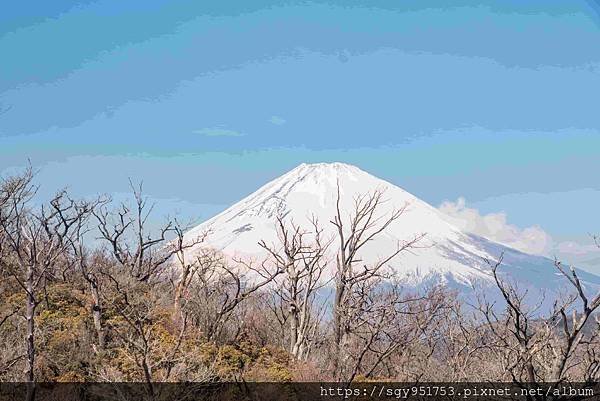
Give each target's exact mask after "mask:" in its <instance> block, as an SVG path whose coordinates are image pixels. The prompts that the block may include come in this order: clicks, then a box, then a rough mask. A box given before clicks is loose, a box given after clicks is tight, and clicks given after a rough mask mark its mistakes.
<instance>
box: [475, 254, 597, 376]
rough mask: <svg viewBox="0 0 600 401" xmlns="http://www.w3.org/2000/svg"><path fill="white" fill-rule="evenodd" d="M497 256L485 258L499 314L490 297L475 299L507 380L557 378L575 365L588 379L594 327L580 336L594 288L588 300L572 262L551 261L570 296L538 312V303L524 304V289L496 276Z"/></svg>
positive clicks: (592, 306) (593, 369)
mask: <svg viewBox="0 0 600 401" xmlns="http://www.w3.org/2000/svg"><path fill="white" fill-rule="evenodd" d="M502 260H503V255H501V256H500V257H499V259H498V261H496V262H494V263H492V262H488V263H489V264H490V266H491V268H492V269H491V271H492V275H493V277H494V281H495V283H496V287H497V288H498V289H499V290H500V294H501V296H502V299H503V300H504V303H505V311H504V313H502V314H499V312H498V311H497V308H496V307H495V305H494V304H493V303H490V302H480V303H479V310H480V311H481V312H483V316H484V318H485V324H486V328H487V330H488V333H489V334H490V335H491V336H492V338H493V339H494V341H493V344H492V345H491V346H492V348H493V349H494V350H495V351H496V352H497V355H498V357H499V358H500V360H502V361H503V365H504V369H505V371H506V372H508V374H509V375H510V379H511V380H512V381H513V382H515V383H518V384H520V385H523V386H524V385H525V384H528V383H529V384H531V383H537V382H540V381H547V382H553V383H559V382H561V381H563V380H565V379H566V378H568V374H569V371H570V370H572V369H573V368H575V367H576V366H578V367H579V368H580V369H581V370H583V371H584V372H586V373H585V374H584V376H585V379H586V380H590V382H591V380H593V378H594V377H597V373H598V368H597V366H598V364H597V361H595V360H594V355H595V351H593V350H592V349H593V348H594V347H595V346H597V345H598V341H597V340H598V330H597V329H596V330H591V331H590V333H589V334H587V335H586V334H585V330H584V328H585V327H587V326H586V325H587V323H588V322H589V321H590V318H591V316H592V315H593V313H594V311H595V310H597V309H598V307H600V293H598V294H596V295H595V296H594V297H593V298H591V299H589V298H588V296H587V295H586V294H585V292H584V288H583V285H582V284H581V281H580V280H579V277H578V275H577V272H576V270H575V269H574V268H572V267H571V268H569V270H567V269H566V268H565V267H564V266H563V265H562V264H561V263H560V262H558V261H557V262H556V263H555V266H556V268H557V269H558V271H559V272H560V273H561V274H562V275H563V277H565V278H566V279H567V281H568V282H569V283H570V285H571V289H572V290H573V291H572V294H571V295H568V296H566V297H564V298H563V299H557V300H555V302H554V308H553V312H552V313H551V314H550V316H547V317H544V316H543V314H541V313H540V310H539V306H540V305H541V303H540V304H538V305H533V306H532V305H528V304H527V302H526V301H525V299H526V292H523V291H519V290H518V289H517V288H516V287H515V286H514V285H512V284H510V283H508V282H507V281H506V280H503V279H501V278H500V276H499V272H498V269H499V268H500V266H501V264H502ZM577 302H579V304H580V306H579V307H577V305H576V303H577ZM590 346H591V347H590ZM582 354H583V355H584V356H583V357H582V356H581V355H582ZM586 355H587V357H588V358H587V360H586V357H585V356H586ZM582 364H585V366H582Z"/></svg>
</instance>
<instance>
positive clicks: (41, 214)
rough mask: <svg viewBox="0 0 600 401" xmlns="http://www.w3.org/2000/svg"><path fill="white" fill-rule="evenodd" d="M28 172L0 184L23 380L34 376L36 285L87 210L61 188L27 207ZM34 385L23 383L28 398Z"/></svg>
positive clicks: (0, 222)
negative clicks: (21, 315)
mask: <svg viewBox="0 0 600 401" xmlns="http://www.w3.org/2000/svg"><path fill="white" fill-rule="evenodd" d="M33 176H34V173H33V171H32V169H31V168H29V169H27V170H26V171H25V173H24V174H23V175H21V176H16V177H11V178H8V179H6V180H3V181H2V183H1V185H0V191H1V192H2V195H0V198H1V199H2V200H3V201H2V207H1V208H0V230H1V237H2V239H3V241H2V243H3V245H2V247H6V248H7V249H8V250H9V251H10V252H11V254H12V255H13V262H9V263H8V264H6V265H5V266H4V267H5V268H6V269H7V270H8V271H9V273H10V274H11V276H12V277H13V278H14V280H15V281H16V283H17V284H18V285H19V286H20V287H21V288H22V289H23V291H24V292H25V304H26V305H25V319H26V322H27V324H26V333H25V342H26V347H27V368H26V372H25V379H26V381H27V382H28V383H33V382H34V381H35V364H36V345H35V332H36V327H35V315H36V309H37V307H38V305H39V304H40V303H41V302H42V299H41V298H40V290H44V289H45V285H46V282H47V280H48V279H51V278H52V277H53V273H54V272H53V270H54V267H55V264H56V263H57V261H58V260H59V259H60V258H62V257H64V256H65V255H66V254H67V249H68V246H67V243H68V242H69V238H70V237H71V235H72V233H73V227H75V226H76V225H77V224H78V222H79V221H81V219H82V218H83V216H85V215H86V214H88V213H89V212H90V206H89V205H88V204H87V203H85V202H80V203H78V202H75V201H73V200H71V199H69V197H68V195H67V194H66V193H65V192H64V191H62V192H59V193H58V194H56V195H55V196H54V197H53V198H52V200H51V201H50V202H49V203H48V204H47V205H43V206H42V207H41V208H39V210H33V209H32V207H31V205H30V202H31V200H32V198H33V197H34V195H35V193H36V190H37V188H36V187H35V186H34V185H33V183H32V182H33ZM2 263H3V264H5V262H2ZM43 293H44V291H42V294H43ZM34 389H35V388H34V387H33V386H29V391H28V399H33V397H34Z"/></svg>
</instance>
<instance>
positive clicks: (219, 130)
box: [192, 127, 246, 136]
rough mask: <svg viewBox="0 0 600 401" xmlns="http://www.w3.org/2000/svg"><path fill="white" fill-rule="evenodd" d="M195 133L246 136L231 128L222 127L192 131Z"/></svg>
mask: <svg viewBox="0 0 600 401" xmlns="http://www.w3.org/2000/svg"><path fill="white" fill-rule="evenodd" d="M192 132H193V133H194V134H200V135H204V136H244V135H246V134H244V133H242V132H238V131H234V130H230V129H225V128H221V127H213V128H202V129H199V130H195V131H192Z"/></svg>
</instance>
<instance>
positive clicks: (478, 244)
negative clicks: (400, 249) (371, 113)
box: [186, 163, 600, 298]
mask: <svg viewBox="0 0 600 401" xmlns="http://www.w3.org/2000/svg"><path fill="white" fill-rule="evenodd" d="M338 183H339V188H340V195H341V202H340V209H341V210H342V213H345V214H346V215H349V214H350V212H351V211H352V210H353V204H354V199H355V198H356V197H357V196H359V195H363V194H365V193H368V192H372V191H375V190H383V191H385V192H384V199H386V202H385V203H383V204H382V205H381V207H380V208H379V211H380V213H381V215H382V216H383V215H386V214H389V213H391V212H392V211H393V210H394V209H399V208H402V207H403V206H404V205H408V206H407V209H406V211H405V212H404V214H403V215H402V216H401V217H400V218H399V219H398V220H396V221H395V222H394V223H392V224H391V225H390V226H388V227H387V229H386V230H385V231H384V232H383V233H382V234H381V235H380V236H379V237H378V238H376V239H375V240H374V241H372V242H370V243H369V244H367V245H366V247H365V248H364V252H362V253H361V255H362V259H363V260H364V262H366V263H368V262H369V261H371V262H374V261H376V260H377V259H378V258H381V257H384V256H386V255H387V254H389V252H390V251H391V250H394V249H395V247H396V245H397V243H398V241H405V240H409V239H411V238H414V237H415V236H416V235H419V234H422V233H424V234H425V237H424V239H423V240H421V241H420V242H419V248H418V249H414V250H412V251H410V252H404V253H402V254H401V255H399V256H398V257H396V258H394V259H393V260H392V261H390V263H389V268H390V269H392V270H393V271H394V272H395V273H396V274H397V275H398V277H399V278H400V279H401V280H402V281H403V282H405V283H406V285H408V286H411V287H419V286H422V285H426V284H429V283H439V282H442V283H445V284H446V285H448V286H450V287H453V288H457V289H459V290H461V291H462V292H469V291H471V287H472V286H473V285H475V286H476V287H478V288H481V289H484V290H485V289H486V288H492V287H493V278H492V277H491V275H490V270H489V266H488V265H487V264H486V263H485V261H484V259H486V258H487V259H490V260H495V259H497V258H498V256H499V255H500V254H501V253H504V261H503V265H502V268H501V270H502V271H503V272H505V274H506V275H507V277H509V279H510V280H511V281H513V282H515V283H517V284H518V286H519V287H520V288H521V289H524V290H525V289H527V290H528V291H530V293H531V294H534V295H533V296H534V297H539V296H541V295H540V294H541V293H542V292H544V293H546V296H547V298H552V297H549V296H548V295H552V294H554V295H556V294H557V293H559V292H560V290H561V288H563V289H564V288H566V287H565V283H566V280H565V279H564V278H562V277H561V276H560V275H559V274H557V271H556V269H555V268H554V266H553V261H551V260H549V259H547V258H544V257H541V256H535V255H529V254H525V253H523V252H520V251H517V250H514V249H511V248H508V247H506V246H504V245H501V244H498V243H494V242H492V241H489V240H487V239H485V238H482V237H478V236H476V235H474V234H471V233H468V232H463V231H461V230H460V229H458V228H456V227H454V226H453V225H451V224H450V223H449V222H448V218H447V216H445V215H443V214H442V213H441V212H440V211H439V210H438V209H436V208H434V207H432V206H431V205H429V204H427V203H426V202H423V201H422V200H420V199H418V198H417V197H415V196H414V195H412V194H410V193H408V192H406V191H405V190H403V189H402V188H400V187H397V186H395V185H393V184H391V183H389V182H386V181H384V180H381V179H379V178H377V177H374V176H372V175H370V174H368V173H366V172H365V171H363V170H361V169H359V168H358V167H355V166H352V165H348V164H343V163H318V164H301V165H300V166H298V167H296V168H295V169H293V170H291V171H289V172H288V173H286V174H284V175H282V176H281V177H279V178H277V179H275V180H273V181H271V182H270V183H268V184H266V185H264V186H263V187H261V188H260V189H258V190H257V191H256V192H254V193H252V194H251V195H249V196H247V197H246V198H244V199H242V200H241V201H240V202H238V203H236V204H235V205H233V206H231V207H230V208H228V209H227V210H225V211H224V212H222V213H220V214H219V215H217V216H215V217H213V218H211V219H210V220H208V221H206V222H204V223H202V224H200V225H199V226H197V227H195V228H194V229H192V230H190V231H189V232H188V233H187V234H186V238H190V239H191V238H193V237H195V236H197V235H199V234H200V233H202V232H205V231H208V230H210V235H209V237H208V240H207V242H206V243H205V244H204V245H203V246H206V245H209V246H210V247H214V248H216V249H218V250H220V251H222V252H223V253H224V254H225V255H227V256H231V257H246V258H255V259H261V258H264V257H265V256H266V255H265V252H264V250H263V249H262V248H261V247H260V246H259V245H258V243H259V241H261V240H264V241H265V242H266V243H267V244H276V243H277V232H276V225H275V223H276V222H275V219H276V217H277V216H284V218H285V220H286V221H293V222H294V223H295V224H296V225H299V226H306V227H307V228H309V219H310V218H311V217H313V216H314V217H315V218H317V219H318V221H319V223H320V226H321V227H322V228H323V229H324V232H325V235H326V236H327V235H333V234H334V230H335V228H334V226H333V224H332V223H331V220H332V219H333V216H334V215H335V213H336V198H337V188H338ZM192 252H194V251H192ZM331 274H333V271H331ZM580 278H581V279H582V281H584V282H585V285H586V287H587V288H588V290H589V291H590V292H592V291H596V290H597V289H598V288H600V277H597V276H594V275H592V274H588V273H585V272H580ZM532 289H533V290H535V291H531V290H532Z"/></svg>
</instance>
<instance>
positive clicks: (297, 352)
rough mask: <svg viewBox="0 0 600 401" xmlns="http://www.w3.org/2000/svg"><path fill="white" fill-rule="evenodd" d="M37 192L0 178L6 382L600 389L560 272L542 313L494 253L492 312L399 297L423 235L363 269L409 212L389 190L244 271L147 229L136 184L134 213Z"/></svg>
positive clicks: (0, 366) (590, 328)
mask: <svg viewBox="0 0 600 401" xmlns="http://www.w3.org/2000/svg"><path fill="white" fill-rule="evenodd" d="M36 189H37V187H36V182H35V174H34V172H33V171H32V170H31V169H27V170H26V171H24V172H23V173H21V174H18V175H15V176H10V177H3V178H2V181H1V183H0V338H1V339H2V341H0V381H38V382H42V381H66V382H71V381H95V382H98V381H136V382H143V383H145V386H147V389H148V391H149V392H150V393H152V391H153V385H154V383H157V382H164V381H175V382H177V381H195V382H204V381H239V380H246V381H321V380H323V381H344V382H349V381H364V380H388V379H389V380H397V381H417V380H419V381H465V380H470V381H477V380H479V381H487V380H499V381H513V382H518V383H520V382H541V381H557V380H563V379H568V380H577V381H588V382H594V381H598V380H599V379H600V340H599V334H600V323H599V321H598V317H597V315H596V314H595V310H596V309H598V308H599V306H600V294H598V295H596V296H595V297H593V298H588V297H587V296H586V294H585V293H584V291H583V289H582V286H581V284H580V282H579V279H578V277H577V275H576V273H575V271H574V270H571V269H570V268H569V267H567V266H564V265H563V264H561V263H559V262H558V261H557V262H556V269H557V271H558V272H560V273H562V275H563V276H564V283H565V289H567V290H568V291H567V292H568V295H565V297H564V298H563V299H557V300H556V303H555V307H554V313H553V314H552V315H551V316H547V317H545V318H539V316H536V315H535V310H534V307H528V306H527V305H525V304H524V302H523V298H524V294H523V293H522V292H520V291H519V289H518V288H515V287H514V286H513V285H511V284H509V283H508V282H505V281H504V280H502V275H501V274H500V272H501V271H502V257H501V255H498V260H496V261H488V263H490V268H491V272H492V274H493V276H494V278H495V280H496V284H497V287H498V290H499V291H500V292H501V294H502V296H503V299H504V305H502V306H501V307H500V308H498V307H497V306H498V305H495V306H494V305H491V303H490V302H487V301H486V300H485V297H481V299H480V302H479V303H478V304H477V305H465V304H462V303H461V302H459V301H458V299H457V295H456V294H453V293H451V292H449V291H447V290H445V289H444V288H442V287H439V288H437V287H433V288H429V289H427V290H424V291H421V292H420V293H415V292H409V291H406V290H405V289H403V288H402V285H401V284H400V283H398V282H396V281H395V280H394V276H393V274H392V272H390V271H389V270H388V269H387V265H388V264H389V263H390V262H391V261H392V260H393V259H394V258H395V257H398V256H399V255H401V254H402V253H403V252H409V251H410V250H411V249H412V248H414V247H418V246H419V241H420V240H421V237H415V238H409V239H407V241H406V242H404V243H399V244H398V247H397V248H396V249H391V250H390V252H389V255H388V257H387V258H384V259H382V260H381V261H379V262H378V263H375V264H372V265H365V264H364V263H363V262H362V261H361V250H362V248H363V247H364V245H365V244H366V243H368V242H369V241H370V240H372V239H373V238H375V237H376V236H377V235H380V234H381V233H382V231H383V230H385V228H386V227H387V226H388V225H389V224H391V223H392V222H393V221H395V220H396V219H401V218H402V215H403V213H405V210H403V209H400V210H397V211H396V212H394V213H392V214H390V215H386V216H383V217H382V216H380V215H378V214H377V210H378V207H379V205H380V204H381V202H382V201H383V200H384V198H385V194H384V193H379V192H375V193H368V194H364V196H362V197H359V198H357V199H355V209H354V210H353V212H352V213H351V214H350V215H347V214H344V213H341V212H339V211H338V213H337V215H335V216H331V220H330V221H311V222H309V223H308V224H304V225H294V224H293V223H291V222H287V221H285V220H283V219H278V220H275V221H273V224H274V225H276V226H277V229H278V232H279V239H280V243H277V244H268V243H265V242H262V243H260V246H262V247H263V248H264V249H265V251H266V254H268V255H269V256H268V257H267V258H265V259H264V260H259V261H256V260H252V261H250V260H232V259H227V258H225V257H223V256H222V255H220V254H219V253H218V252H216V251H213V250H211V249H209V248H208V247H206V248H205V249H204V251H202V252H201V253H199V254H194V255H193V256H192V255H191V254H190V253H189V252H186V250H188V249H189V248H190V247H192V246H196V245H198V244H202V243H203V241H205V238H206V235H208V234H209V233H204V234H203V235H201V236H199V237H198V238H195V239H194V240H193V241H189V240H187V241H186V240H184V236H183V234H184V231H186V229H187V227H184V226H182V225H181V224H180V223H179V222H178V221H177V220H172V221H166V222H165V224H164V225H163V226H162V228H161V229H158V230H149V229H148V223H147V222H148V218H149V215H150V213H152V205H150V204H148V203H147V200H146V198H145V197H144V195H143V194H142V190H141V186H132V202H131V204H130V205H129V204H115V203H114V202H111V201H110V200H109V199H105V198H98V199H94V200H89V199H87V200H79V199H73V198H71V197H70V195H69V194H68V193H67V192H65V191H59V192H58V193H57V194H56V196H54V197H53V198H52V199H51V200H50V201H48V202H45V203H43V204H40V202H39V201H38V199H37V197H36ZM338 200H339V193H338ZM331 224H332V225H334V227H335V228H336V231H337V235H336V236H335V237H333V238H325V237H324V236H323V230H322V227H324V225H331ZM332 255H333V256H332ZM328 269H329V270H328ZM327 271H334V272H336V274H335V277H333V278H331V279H327V277H329V276H330V275H329V276H328V275H327V274H326V272H327ZM383 283H385V285H384V284H383ZM324 294H325V295H324Z"/></svg>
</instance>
